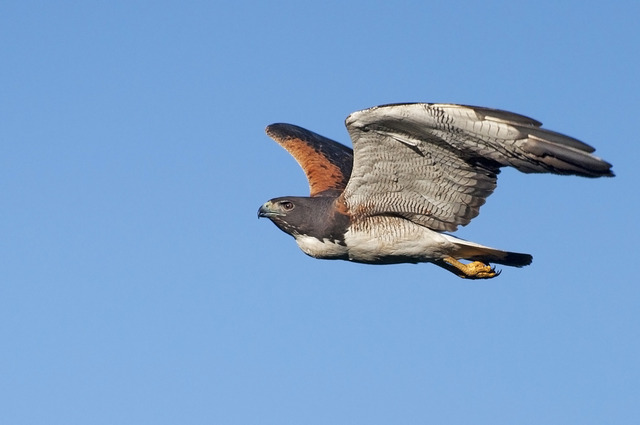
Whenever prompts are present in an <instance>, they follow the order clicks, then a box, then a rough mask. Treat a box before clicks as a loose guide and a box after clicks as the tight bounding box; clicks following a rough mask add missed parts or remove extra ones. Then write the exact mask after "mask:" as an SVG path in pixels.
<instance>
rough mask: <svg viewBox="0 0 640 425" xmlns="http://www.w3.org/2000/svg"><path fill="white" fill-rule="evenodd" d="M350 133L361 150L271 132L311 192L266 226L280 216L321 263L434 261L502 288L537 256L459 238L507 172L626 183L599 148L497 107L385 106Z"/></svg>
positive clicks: (307, 134) (291, 131)
mask: <svg viewBox="0 0 640 425" xmlns="http://www.w3.org/2000/svg"><path fill="white" fill-rule="evenodd" d="M346 126H347V130H348V131H349V135H350V136H351V140H352V142H353V150H351V149H350V148H348V147H346V146H344V145H342V144H340V143H338V142H335V141H333V140H330V139H327V138H326V137H323V136H320V135H319V134H316V133H313V132H311V131H309V130H305V129H304V128H301V127H298V126H295V125H291V124H272V125H270V126H268V127H267V129H266V132H267V134H268V135H269V136H270V137H271V138H273V139H274V140H275V141H276V142H278V143H279V144H280V145H281V146H283V147H284V148H285V149H286V150H287V151H288V152H289V153H290V154H291V155H292V156H293V157H294V158H295V159H296V161H297V162H298V163H299V164H300V166H301V167H302V169H303V170H304V172H305V174H306V176H307V179H308V181H309V188H310V192H311V194H310V196H309V197H297V196H286V197H279V198H274V199H271V200H270V201H267V202H266V203H265V204H264V205H262V206H261V207H260V209H259V210H258V217H267V218H269V219H270V220H271V221H272V222H273V223H274V224H275V225H276V226H277V227H278V228H280V229H281V230H282V231H284V232H285V233H288V234H290V235H291V236H293V237H294V238H295V240H296V242H297V244H298V246H299V247H300V248H301V249H302V251H304V252H305V253H306V254H308V255H310V256H312V257H315V258H323V259H341V260H349V261H354V262H359V263H368V264H394V263H421V262H427V263H434V264H437V265H439V266H441V267H443V268H445V269H447V270H449V271H451V272H453V273H455V274H456V275H458V276H460V277H463V278H468V279H488V278H492V277H495V276H497V275H498V274H499V273H500V272H499V271H496V269H495V267H492V266H491V264H492V263H493V264H502V265H506V266H514V267H523V266H526V265H529V264H531V261H532V258H533V257H532V256H531V255H529V254H521V253H516V252H508V251H502V250H498V249H494V248H490V247H487V246H483V245H480V244H477V243H474V242H469V241H466V240H462V239H459V238H456V237H455V236H452V235H451V234H449V233H447V232H453V231H455V230H456V229H457V228H458V226H460V225H462V226H464V225H466V224H468V223H469V222H470V221H471V219H473V218H474V217H476V216H477V215H478V213H479V211H480V207H481V206H482V205H483V204H484V203H485V200H486V198H487V197H488V196H489V195H491V193H492V192H493V190H494V189H495V188H496V183H497V177H498V174H499V173H500V168H501V167H505V166H511V167H514V168H516V169H518V170H520V171H522V172H524V173H554V174H564V175H577V176H584V177H602V176H613V175H614V174H613V172H612V171H611V164H609V163H607V162H605V161H603V160H602V159H600V158H598V157H596V156H594V155H592V152H593V151H594V148H592V147H591V146H589V145H587V144H585V143H582V142H580V141H579V140H576V139H574V138H572V137H569V136H565V135H563V134H560V133H556V132H554V131H550V130H546V129H543V128H541V126H542V123H540V122H538V121H536V120H534V119H531V118H528V117H525V116H523V115H519V114H515V113H511V112H506V111H502V110H497V109H489V108H483V107H473V106H464V105H455V104H438V103H409V104H392V105H383V106H377V107H373V108H370V109H365V110H362V111H358V112H354V113H353V114H351V115H349V117H347V119H346ZM460 260H466V261H467V262H466V263H463V262H461V261H460Z"/></svg>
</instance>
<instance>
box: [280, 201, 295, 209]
mask: <svg viewBox="0 0 640 425" xmlns="http://www.w3.org/2000/svg"><path fill="white" fill-rule="evenodd" d="M282 208H284V209H285V211H291V210H292V209H293V202H289V201H285V202H283V203H282Z"/></svg>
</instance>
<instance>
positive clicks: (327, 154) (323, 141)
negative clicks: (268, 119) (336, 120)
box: [266, 124, 353, 197]
mask: <svg viewBox="0 0 640 425" xmlns="http://www.w3.org/2000/svg"><path fill="white" fill-rule="evenodd" d="M266 132H267V134H268V135H269V137H271V138H272V139H273V140H275V141H276V142H278V143H279V144H280V145H281V146H282V147H283V148H285V149H286V150H287V151H288V152H289V153H290V154H291V155H292V156H293V157H294V158H295V160H296V161H297V162H298V164H300V166H301V167H302V170H303V171H304V173H305V174H306V176H307V180H308V181H309V191H310V193H311V196H312V197H314V196H335V195H339V194H340V193H341V192H342V191H343V190H344V188H345V187H346V185H347V182H348V181H349V177H350V176H351V169H352V167H353V151H352V150H351V149H350V148H348V147H346V146H344V145H342V144H340V143H338V142H336V141H333V140H331V139H328V138H326V137H323V136H320V135H319V134H316V133H314V132H312V131H309V130H306V129H304V128H302V127H298V126H296V125H292V124H271V125H270V126H268V127H267V129H266Z"/></svg>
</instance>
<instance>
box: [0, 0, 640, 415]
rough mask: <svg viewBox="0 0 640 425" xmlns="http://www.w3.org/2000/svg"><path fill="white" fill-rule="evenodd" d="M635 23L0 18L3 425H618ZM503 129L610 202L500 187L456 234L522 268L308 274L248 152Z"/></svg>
mask: <svg viewBox="0 0 640 425" xmlns="http://www.w3.org/2000/svg"><path fill="white" fill-rule="evenodd" d="M639 19H640V3H639V2H637V1H631V0H630V1H618V2H616V1H612V2H584V1H557V0H554V1H535V2H507V1H502V2H495V1H484V2H471V1H447V2H435V1H434V2H426V1H416V2H370V1H353V2H349V1H316V2H293V1H292V2H277V1H272V2H259V1H253V2H252V1H248V2H247V1H233V2H224V3H221V2H182V1H181V2H163V1H160V2H139V1H109V2H77V1H56V2H45V1H40V2H37V1H5V2H2V3H1V4H0V58H1V59H0V197H1V198H0V199H1V203H0V341H1V346H0V423H3V424H11V425H20V424H48V425H52V424H65V425H69V424H92V425H99V424H110V425H113V424H118V425H121V424H136V425H138V424H278V425H282V424H368V425H371V424H426V423H433V424H492V425H496V424H571V423H574V424H637V423H640V407H639V406H640V366H639V363H640V360H639V359H640V278H639V277H638V274H639V268H638V263H637V261H638V244H637V240H638V238H639V237H640V235H639V227H638V214H639V213H638V210H639V208H640V202H639V197H640V193H639V191H638V183H639V181H640V175H639V174H640V173H639V172H638V165H637V164H638V157H639V155H640V149H639V146H640V140H638V131H637V125H638V113H639V111H640V83H639V81H640V80H639V78H638V76H639V75H640V53H639V52H640V50H639V46H640V32H639V31H640V30H639V29H638V21H639ZM415 101H423V102H452V103H465V104H472V105H481V106H489V107H494V108H501V109H507V110H511V111H514V112H518V113H522V114H525V115H528V116H531V117H532V118H535V119H538V120H540V121H542V122H543V123H544V124H545V126H546V127H547V128H550V129H553V130H556V131H559V132H562V133H566V134H569V135H572V136H574V137H576V138H578V139H581V140H583V141H585V142H587V143H589V144H591V145H593V146H595V147H596V148H597V154H598V155H600V156H602V157H603V158H605V159H606V160H608V161H609V162H611V163H613V164H614V171H615V172H616V174H617V176H616V177H615V178H613V179H597V180H593V179H583V178H578V177H558V176H546V175H524V174H520V173H517V172H515V171H512V170H505V171H504V172H503V173H502V174H501V176H500V180H499V186H498V189H497V191H496V192H495V193H494V194H493V195H492V196H491V197H490V198H489V200H488V202H487V204H486V205H485V206H484V207H483V209H482V212H481V214H480V216H479V217H478V218H476V219H475V220H474V221H473V222H472V223H471V225H469V226H467V227H466V228H463V229H461V231H460V232H458V235H459V236H461V237H463V238H466V239H470V240H473V241H477V242H479V243H483V244H487V245H490V246H495V247H498V248H503V249H508V250H514V251H521V252H529V253H531V254H533V256H534V262H533V265H531V266H530V267H526V268H523V269H513V268H507V267H504V268H503V273H502V275H501V276H500V277H498V278H497V279H493V280H490V281H480V282H478V281H476V282H470V281H465V280H462V279H459V278H457V277H455V276H454V275H452V274H450V273H448V272H446V271H444V270H442V269H440V268H438V267H436V266H433V265H429V264H422V265H395V266H365V265H359V264H350V263H347V262H339V261H320V260H314V259H312V258H309V257H307V256H305V255H304V254H303V253H302V252H301V251H300V250H299V249H298V248H297V246H296V245H295V243H294V241H293V239H292V238H290V237H289V236H287V235H286V234H284V233H282V232H280V231H279V230H278V229H277V228H276V227H275V226H274V225H273V224H271V223H270V222H269V221H268V220H258V219H257V218H256V211H257V209H258V207H259V206H260V205H261V204H262V203H263V202H264V201H266V200H267V199H269V198H272V197H276V196H283V195H306V194H307V193H308V186H307V182H306V180H305V177H304V174H303V173H302V171H301V170H300V169H299V167H298V165H297V164H296V163H295V161H294V160H293V159H292V158H291V157H290V156H289V155H288V154H287V153H286V152H285V151H284V150H283V149H282V148H280V147H279V146H278V145H277V144H276V143H274V142H273V141H271V140H270V139H269V138H268V137H267V136H266V135H265V134H264V127H265V126H266V125H268V124H270V123H272V122H290V123H295V124H298V125H301V126H303V127H306V128H308V129H311V130H313V131H316V132H319V133H321V134H323V135H325V136H327V137H331V138H333V139H336V140H339V141H342V142H343V143H345V144H350V141H349V138H348V134H347V132H346V130H345V128H344V124H343V123H344V119H345V117H346V116H347V115H348V114H349V113H351V112H353V111H356V110H359V109H363V108H367V107H370V106H374V105H379V104H384V103H392V102H415Z"/></svg>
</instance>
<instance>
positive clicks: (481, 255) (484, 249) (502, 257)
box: [446, 235, 533, 267]
mask: <svg viewBox="0 0 640 425" xmlns="http://www.w3.org/2000/svg"><path fill="white" fill-rule="evenodd" d="M446 236H447V239H450V241H451V242H453V243H455V245H456V251H455V252H454V253H453V257H455V258H456V259H458V260H460V259H464V260H469V261H481V262H483V263H493V264H502V265H505V266H512V267H524V266H528V265H529V264H531V262H532V261H533V256H531V255H530V254H524V253H519V252H509V251H502V250H499V249H495V248H490V247H488V246H483V245H480V244H476V243H474V242H469V241H464V240H462V239H458V238H455V237H453V236H451V235H446Z"/></svg>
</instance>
